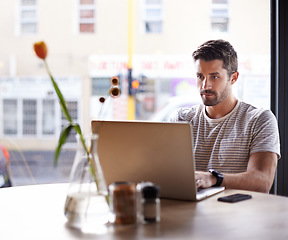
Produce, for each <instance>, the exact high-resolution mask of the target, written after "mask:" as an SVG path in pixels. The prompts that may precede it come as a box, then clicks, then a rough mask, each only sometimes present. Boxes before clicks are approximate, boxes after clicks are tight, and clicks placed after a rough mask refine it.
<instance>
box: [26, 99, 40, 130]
mask: <svg viewBox="0 0 288 240" xmlns="http://www.w3.org/2000/svg"><path fill="white" fill-rule="evenodd" d="M36 134H37V102H36V100H34V99H24V100H23V135H36Z"/></svg>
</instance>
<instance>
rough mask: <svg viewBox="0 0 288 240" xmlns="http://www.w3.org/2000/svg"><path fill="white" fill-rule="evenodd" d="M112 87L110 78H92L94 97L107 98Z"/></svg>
mask: <svg viewBox="0 0 288 240" xmlns="http://www.w3.org/2000/svg"><path fill="white" fill-rule="evenodd" d="M110 86H111V81H110V78H92V96H104V97H105V96H107V94H108V89H110Z"/></svg>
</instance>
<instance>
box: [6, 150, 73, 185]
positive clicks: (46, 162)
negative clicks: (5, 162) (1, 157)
mask: <svg viewBox="0 0 288 240" xmlns="http://www.w3.org/2000/svg"><path fill="white" fill-rule="evenodd" d="M9 153H10V172H11V178H12V179H11V180H12V184H13V186H22V185H30V184H45V183H61V182H68V181H69V174H70V171H71V167H72V164H73V161H74V156H75V151H73V150H62V152H61V154H60V157H59V160H58V165H57V166H54V151H22V152H19V151H10V152H9Z"/></svg>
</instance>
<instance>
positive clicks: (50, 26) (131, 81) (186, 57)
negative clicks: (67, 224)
mask: <svg viewBox="0 0 288 240" xmlns="http://www.w3.org/2000/svg"><path fill="white" fill-rule="evenodd" d="M0 16H1V21H0V43H1V44H0V144H1V145H2V146H4V147H5V149H7V151H8V152H9V156H8V157H7V154H6V155H5V154H2V155H3V156H2V155H1V154H0V168H1V166H2V169H6V170H5V171H9V172H10V177H11V181H12V184H13V185H14V186H17V185H26V184H37V183H50V182H67V181H68V177H69V173H70V169H71V166H72V163H73V160H74V154H75V145H76V138H75V133H72V134H71V136H70V137H69V141H68V143H67V144H65V149H64V150H63V151H62V153H61V156H60V159H59V164H58V167H57V168H55V167H54V166H53V154H54V149H55V147H56V145H57V141H58V137H59V134H60V132H61V129H62V128H63V126H64V125H65V122H66V121H65V117H64V116H63V115H62V113H61V110H60V107H59V104H58V101H57V98H56V95H55V93H54V90H53V87H52V85H51V82H50V80H49V78H48V76H47V73H46V71H45V69H44V65H43V63H42V62H41V61H40V59H38V58H37V57H36V56H35V55H34V52H33V44H34V42H37V41H45V42H46V44H47V46H48V59H47V61H48V63H49V66H50V69H51V71H52V73H53V75H54V77H55V79H56V81H57V82H58V84H59V87H60V89H61V91H62V93H63V95H64V97H65V99H66V101H67V104H68V108H69V111H70V113H71V115H72V116H73V119H74V120H75V121H77V122H78V123H80V125H81V127H82V129H83V130H84V132H85V133H87V134H88V133H89V131H90V121H91V119H95V118H99V111H100V107H101V105H100V103H99V97H101V96H104V97H105V96H107V95H108V90H109V88H110V78H111V77H112V76H117V77H118V78H119V80H120V88H121V96H120V97H118V98H116V99H112V100H111V101H109V106H108V108H107V109H106V110H107V111H106V112H105V115H103V116H102V117H101V118H105V119H113V120H145V121H166V119H167V117H168V116H169V114H171V112H173V111H174V110H175V109H177V108H178V107H181V106H191V105H193V104H197V103H199V102H200V98H199V96H198V95H199V94H198V91H197V89H196V81H195V73H194V69H193V61H192V57H191V54H192V52H193V51H194V50H195V49H196V48H197V47H198V46H199V45H200V44H202V43H203V42H205V41H207V40H210V39H220V38H221V39H225V40H228V41H230V43H231V44H232V45H233V46H234V47H235V49H236V51H237V53H238V57H239V72H240V76H239V80H238V82H237V84H236V86H235V87H234V91H235V94H236V96H237V97H238V98H239V99H241V100H243V101H246V102H248V103H251V104H253V105H255V106H257V107H263V108H270V1H269V0H241V1H239V0H201V1H198V0H178V1H170V0H49V1H48V0H1V1H0ZM1 156H2V160H1ZM1 161H2V163H3V164H1ZM4 162H5V164H4ZM3 166H5V167H3ZM7 169H8V170H7ZM9 169H10V170H9ZM1 171H2V170H1V169H0V186H1V182H3V181H4V182H5V176H4V175H3V174H2V178H3V179H4V180H3V179H2V178H1ZM2 172H4V170H3V171H2ZM1 179H2V180H1Z"/></svg>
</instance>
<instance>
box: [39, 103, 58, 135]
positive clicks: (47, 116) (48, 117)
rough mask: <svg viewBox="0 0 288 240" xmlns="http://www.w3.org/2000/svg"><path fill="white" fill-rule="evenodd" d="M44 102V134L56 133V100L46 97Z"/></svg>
mask: <svg viewBox="0 0 288 240" xmlns="http://www.w3.org/2000/svg"><path fill="white" fill-rule="evenodd" d="M42 104H43V108H42V109H43V110H42V134H43V135H54V134H55V129H56V122H55V119H56V115H55V100H54V99H44V100H43V102H42Z"/></svg>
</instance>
